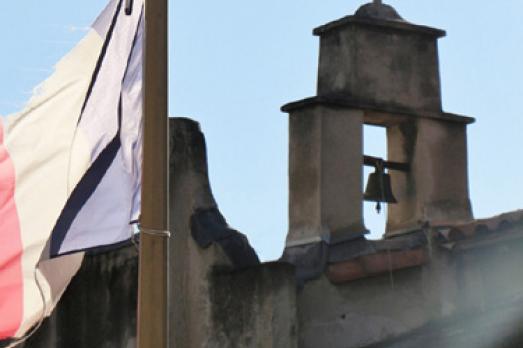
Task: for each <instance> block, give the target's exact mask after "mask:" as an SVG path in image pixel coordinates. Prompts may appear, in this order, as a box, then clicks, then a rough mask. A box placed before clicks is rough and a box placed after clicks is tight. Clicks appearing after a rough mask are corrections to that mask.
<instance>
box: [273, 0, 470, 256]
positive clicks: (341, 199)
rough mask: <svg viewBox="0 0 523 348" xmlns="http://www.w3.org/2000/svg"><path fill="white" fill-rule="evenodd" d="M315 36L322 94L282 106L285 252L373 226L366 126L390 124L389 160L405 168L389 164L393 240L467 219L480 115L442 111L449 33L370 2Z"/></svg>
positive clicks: (389, 223) (340, 238) (345, 238)
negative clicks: (444, 45)
mask: <svg viewBox="0 0 523 348" xmlns="http://www.w3.org/2000/svg"><path fill="white" fill-rule="evenodd" d="M314 35H316V36H319V38H320V56H319V57H320V58H319V69H318V86H317V95H316V96H314V97H311V98H307V99H303V100H300V101H297V102H293V103H290V104H287V105H285V106H283V108H282V110H283V111H284V112H287V113H289V132H290V133H289V190H290V195H289V199H290V202H289V234H288V237H287V248H292V247H295V246H300V245H306V244H310V243H315V242H319V241H323V242H326V243H328V244H335V243H339V242H344V241H350V240H351V239H354V238H358V237H360V236H362V235H363V234H365V233H366V232H367V231H366V229H365V226H364V222H363V214H362V206H363V192H362V191H363V188H362V186H363V184H362V183H363V180H362V175H363V168H362V167H363V164H364V161H363V158H364V154H363V146H362V144H363V127H364V125H374V126H380V127H384V128H386V133H387V153H388V158H387V159H385V160H386V163H393V164H400V165H402V166H404V167H406V168H408V170H406V171H395V170H389V172H390V174H391V181H392V191H393V192H394V195H395V197H396V199H397V201H398V203H396V204H389V205H388V221H387V230H386V235H387V236H393V235H397V234H402V233H408V232H412V231H415V230H419V229H420V228H421V227H422V226H423V225H425V224H427V223H428V224H431V225H438V224H453V223H457V222H462V221H468V220H470V219H471V218H472V212H471V206H470V201H469V191H468V175H467V139H466V126H467V125H468V124H470V123H472V122H474V119H473V118H470V117H465V116H460V115H455V114H450V113H446V112H443V111H442V104H441V88H440V76H439V62H438V39H439V38H441V37H443V36H445V32H444V31H442V30H439V29H434V28H430V27H426V26H421V25H415V24H411V23H409V22H407V21H405V20H404V19H402V18H401V17H400V15H399V14H398V13H397V12H396V10H395V9H394V8H392V7H391V6H389V5H386V4H382V3H381V1H374V2H373V3H369V4H366V5H363V6H362V7H360V8H359V9H358V10H357V11H356V13H355V14H354V15H350V16H347V17H344V18H341V19H339V20H336V21H333V22H331V23H328V24H326V25H323V26H320V27H318V28H316V29H315V30H314ZM392 167H394V166H393V165H392Z"/></svg>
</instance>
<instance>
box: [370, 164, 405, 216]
mask: <svg viewBox="0 0 523 348" xmlns="http://www.w3.org/2000/svg"><path fill="white" fill-rule="evenodd" d="M363 199H364V200H366V201H370V202H376V203H377V204H376V211H377V212H378V214H379V213H380V211H381V203H382V202H383V203H397V202H398V201H397V200H396V198H394V195H393V194H392V187H391V184H390V175H389V174H387V173H385V171H384V169H383V164H382V163H377V164H376V167H375V171H374V173H371V174H370V175H369V180H368V181H367V187H366V188H365V194H364V195H363Z"/></svg>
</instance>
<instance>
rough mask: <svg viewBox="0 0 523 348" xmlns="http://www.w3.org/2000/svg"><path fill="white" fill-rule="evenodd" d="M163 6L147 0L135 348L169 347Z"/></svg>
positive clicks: (164, 1)
mask: <svg viewBox="0 0 523 348" xmlns="http://www.w3.org/2000/svg"><path fill="white" fill-rule="evenodd" d="M167 3H168V0H145V50H144V56H143V59H144V63H143V64H144V67H143V69H144V70H143V73H144V74H143V76H144V88H143V90H144V141H143V165H142V168H143V169H142V173H143V178H142V210H141V219H140V225H141V227H142V228H141V234H140V266H139V281H138V328H137V330H138V347H139V348H166V347H167V346H168V326H169V325H168V293H167V292H168V260H169V258H168V235H167V233H164V231H167V230H168V228H169V227H168V226H169V225H168V223H169V221H168V192H169V191H168V168H169V167H168V119H167V59H168V57H167V53H168V51H167V23H168V22H167Z"/></svg>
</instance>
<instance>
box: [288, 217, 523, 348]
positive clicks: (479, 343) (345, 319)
mask: <svg viewBox="0 0 523 348" xmlns="http://www.w3.org/2000/svg"><path fill="white" fill-rule="evenodd" d="M501 233H507V231H503V232H501ZM508 233H509V234H512V233H513V234H512V235H510V237H508V238H507V239H506V240H503V236H500V238H501V239H499V240H497V241H495V242H491V241H489V242H485V240H476V241H470V242H467V243H465V244H463V245H464V246H463V248H455V249H451V250H447V249H446V248H443V247H442V246H441V245H438V243H436V241H434V240H433V241H432V243H431V247H430V249H429V250H430V255H431V259H430V262H429V263H428V264H426V265H423V266H418V267H413V268H409V269H404V270H400V271H393V272H385V273H383V274H382V275H380V276H376V277H370V278H365V279H360V280H356V281H351V282H348V283H345V284H340V285H335V284H332V283H331V282H330V281H329V280H328V278H327V277H325V276H322V277H320V278H318V279H316V280H313V281H309V282H307V283H305V285H304V288H303V289H302V290H301V291H300V292H299V293H298V317H299V327H300V331H299V347H304V348H309V347H310V348H312V347H320V346H324V345H325V346H329V347H332V348H351V347H354V348H356V347H371V346H372V347H374V345H375V344H379V345H377V346H376V347H378V346H379V347H405V348H406V347H418V346H419V345H418V346H416V345H415V343H417V344H419V343H420V342H423V339H425V340H427V341H426V342H425V343H427V344H428V347H460V348H464V347H470V348H472V347H482V348H494V347H496V348H497V347H505V346H506V347H520V346H523V337H521V336H522V335H520V334H519V332H520V328H521V326H522V325H523V314H522V311H521V310H520V309H518V308H521V306H522V305H523V270H522V267H521V264H522V263H523V238H522V237H523V227H522V226H521V225H520V226H519V227H517V228H514V229H513V230H512V231H508ZM514 238H516V239H514ZM471 333H474V334H471ZM478 337H482V338H481V340H479V339H478ZM435 342H438V343H439V344H443V343H442V342H448V344H443V345H438V344H436V343H435ZM516 343H517V344H520V345H519V346H518V345H517V344H516ZM505 344H506V345H505Z"/></svg>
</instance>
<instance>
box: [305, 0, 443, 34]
mask: <svg viewBox="0 0 523 348" xmlns="http://www.w3.org/2000/svg"><path fill="white" fill-rule="evenodd" d="M349 25H364V26H373V27H376V28H381V29H385V30H397V31H408V32H416V33H419V34H424V35H427V36H430V37H433V38H440V37H443V36H445V35H446V32H445V31H444V30H441V29H437V28H432V27H428V26H424V25H417V24H412V23H409V22H407V21H405V20H404V19H403V18H401V16H400V15H399V14H398V12H397V11H396V10H395V9H394V8H393V7H392V6H390V5H385V4H381V3H378V2H374V3H369V4H365V5H363V6H361V7H360V8H359V9H358V10H357V11H356V13H355V14H354V15H350V16H346V17H343V18H340V19H338V20H335V21H333V22H330V23H327V24H325V25H322V26H319V27H317V28H316V29H314V31H313V34H314V35H316V36H322V35H324V34H326V33H328V32H330V31H333V30H339V29H342V28H344V27H346V26H349Z"/></svg>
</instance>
